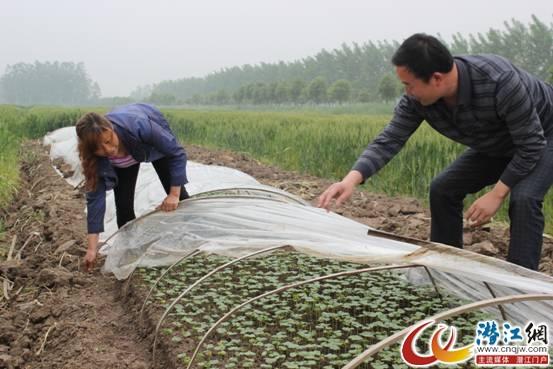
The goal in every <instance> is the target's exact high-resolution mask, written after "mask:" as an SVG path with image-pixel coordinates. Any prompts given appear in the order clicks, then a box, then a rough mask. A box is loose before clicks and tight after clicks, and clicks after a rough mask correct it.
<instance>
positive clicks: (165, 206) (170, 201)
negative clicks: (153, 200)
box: [158, 194, 179, 211]
mask: <svg viewBox="0 0 553 369" xmlns="http://www.w3.org/2000/svg"><path fill="white" fill-rule="evenodd" d="M178 206H179V196H175V195H173V194H169V195H167V197H166V198H165V199H164V200H163V202H162V203H161V205H159V206H158V208H159V209H161V210H163V211H173V210H175V209H176V208H177V207H178Z"/></svg>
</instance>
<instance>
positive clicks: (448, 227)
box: [430, 137, 553, 270]
mask: <svg viewBox="0 0 553 369" xmlns="http://www.w3.org/2000/svg"><path fill="white" fill-rule="evenodd" d="M510 161H511V158H510V157H505V158H497V157H490V156H487V155H485V154H481V153H478V152H476V151H475V150H472V149H468V150H467V151H465V152H464V153H463V154H462V155H461V156H460V157H459V158H457V160H455V161H454V162H453V163H452V164H451V165H450V166H449V167H448V168H446V169H445V170H444V171H443V172H442V173H440V174H439V175H438V176H437V177H436V178H434V180H433V181H432V183H431V185H430V211H431V215H432V224H431V230H430V240H431V241H434V242H440V243H444V244H447V245H452V246H456V247H463V199H464V198H465V196H466V195H467V194H470V193H475V192H478V191H480V190H481V189H482V188H484V187H485V186H488V185H493V184H495V183H497V181H498V180H499V178H500V177H501V174H502V173H503V170H504V169H505V167H506V166H507V164H508V163H509V162H510ZM552 184H553V137H550V138H548V140H547V146H546V148H545V150H544V152H543V155H542V157H541V159H540V160H539V161H538V163H537V164H536V166H535V168H534V169H533V170H532V171H531V172H530V173H529V174H528V176H527V177H525V178H524V179H522V180H521V181H520V182H518V183H517V184H516V185H515V186H514V187H513V188H512V189H511V193H510V199H509V218H510V220H511V226H510V235H511V239H510V245H509V254H508V256H507V260H508V261H510V262H512V263H515V264H518V265H521V266H524V267H526V268H529V269H533V270H537V269H538V265H539V260H540V254H541V248H542V242H543V229H544V217H543V212H542V204H543V199H544V197H545V195H546V193H547V191H548V190H549V188H550V187H551V185H552Z"/></svg>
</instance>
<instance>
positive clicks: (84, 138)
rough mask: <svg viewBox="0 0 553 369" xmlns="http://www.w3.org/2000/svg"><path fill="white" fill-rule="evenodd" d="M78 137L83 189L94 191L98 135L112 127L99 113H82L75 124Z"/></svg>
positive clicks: (96, 178)
mask: <svg viewBox="0 0 553 369" xmlns="http://www.w3.org/2000/svg"><path fill="white" fill-rule="evenodd" d="M76 129H77V137H78V138H79V144H78V149H79V158H80V159H81V165H82V167H83V174H84V178H85V189H86V190H87V191H95V190H96V184H97V182H98V173H97V172H96V169H97V165H98V163H97V161H98V157H97V156H96V154H95V152H96V151H97V150H98V148H99V143H100V135H101V134H102V133H103V132H105V131H107V130H109V129H113V126H112V124H111V122H110V121H109V120H108V119H106V118H105V117H103V116H101V115H100V114H97V113H94V112H90V113H86V114H85V115H83V116H82V117H81V118H80V119H79V120H78V121H77V124H76Z"/></svg>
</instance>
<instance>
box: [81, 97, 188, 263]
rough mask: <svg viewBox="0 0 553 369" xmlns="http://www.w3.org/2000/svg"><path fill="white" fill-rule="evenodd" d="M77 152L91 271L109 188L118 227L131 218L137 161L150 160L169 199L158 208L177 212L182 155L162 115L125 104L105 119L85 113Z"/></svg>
mask: <svg viewBox="0 0 553 369" xmlns="http://www.w3.org/2000/svg"><path fill="white" fill-rule="evenodd" d="M76 128H77V136H78V150H79V157H80V159H81V165H82V168H83V173H84V176H85V189H86V191H87V193H86V204H87V226H88V237H87V240H88V249H87V252H86V256H85V269H86V270H90V269H92V268H93V267H94V264H95V260H96V254H97V252H98V235H99V233H101V232H103V231H104V214H105V211H106V191H108V190H111V189H113V190H114V195H115V208H116V215H117V226H118V227H119V228H120V227H122V226H123V225H124V224H125V223H127V222H129V221H131V220H133V219H134V218H135V214H134V190H135V186H136V178H137V176H138V169H139V167H140V163H141V162H152V164H153V166H154V168H155V170H156V172H157V175H158V176H159V179H160V181H161V183H162V184H163V188H164V189H165V192H166V193H167V197H165V199H164V200H163V202H162V203H161V205H160V206H159V208H161V210H164V211H172V210H175V209H176V208H177V206H178V204H179V201H180V200H184V199H186V198H188V193H187V192H186V189H185V188H184V185H185V184H186V183H187V182H188V181H187V179H186V153H185V151H184V149H183V148H182V146H180V145H179V143H178V142H177V139H176V138H175V135H174V134H173V132H171V129H170V128H169V123H167V120H165V118H164V117H163V115H162V114H161V112H160V111H159V110H158V109H156V108H155V107H153V106H151V105H147V104H129V105H124V106H121V107H119V108H116V109H114V110H113V111H111V112H109V113H108V114H106V115H105V116H102V115H99V114H97V113H87V114H85V115H84V116H82V117H81V119H79V121H78V122H77V126H76Z"/></svg>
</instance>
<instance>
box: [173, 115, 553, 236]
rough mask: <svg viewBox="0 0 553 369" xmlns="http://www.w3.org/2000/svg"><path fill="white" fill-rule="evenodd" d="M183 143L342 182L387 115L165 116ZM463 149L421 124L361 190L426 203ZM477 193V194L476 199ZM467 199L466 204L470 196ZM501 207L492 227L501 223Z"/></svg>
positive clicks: (547, 205)
mask: <svg viewBox="0 0 553 369" xmlns="http://www.w3.org/2000/svg"><path fill="white" fill-rule="evenodd" d="M166 113H167V115H168V117H169V120H170V121H171V124H172V127H173V129H174V131H175V133H176V134H177V135H178V136H179V138H180V139H181V141H182V142H183V143H185V144H186V143H196V144H200V145H204V146H211V147H222V148H227V149H230V150H233V151H239V152H246V153H248V154H250V155H252V156H253V157H255V158H257V159H259V160H261V161H264V162H266V163H271V164H275V165H278V166H280V167H282V168H285V169H291V170H297V171H300V172H302V173H308V174H312V175H315V176H319V177H324V178H332V179H336V180H338V179H341V178H342V177H343V176H344V175H345V174H347V172H348V171H349V170H350V169H351V166H352V165H353V163H354V162H355V160H356V159H357V157H358V156H359V154H360V153H361V152H362V151H363V149H364V148H365V147H366V145H367V144H368V143H369V142H370V141H371V140H372V139H373V138H374V137H375V136H376V135H377V134H378V133H379V132H380V131H381V130H382V128H383V127H384V126H385V125H386V124H387V123H388V121H389V119H390V115H374V114H371V115H360V114H350V115H348V114H328V113H320V112H301V113H300V112H237V111H228V112H221V111H210V112H205V111H204V112H201V111H184V110H167V111H166ZM463 150H464V147H463V146H461V145H458V144H456V143H453V142H452V141H450V140H448V139H446V138H444V137H442V136H441V135H439V134H438V133H436V132H435V131H434V130H433V129H432V128H430V127H429V126H428V125H427V124H426V123H423V124H422V125H421V127H420V128H419V129H418V130H417V131H416V132H415V134H414V135H413V136H412V137H411V139H410V140H409V141H408V142H407V144H406V145H405V147H404V149H403V150H402V151H401V152H400V154H399V155H397V156H396V157H395V158H394V159H392V161H390V163H389V164H388V165H387V166H386V167H385V168H384V169H382V170H381V171H380V172H379V173H377V174H376V175H375V176H373V177H371V178H370V179H369V180H368V181H367V183H366V184H365V185H364V186H363V188H365V189H366V190H368V191H373V192H380V193H385V194H388V195H407V196H413V197H416V198H419V199H422V200H424V201H427V198H428V188H429V185H430V182H431V180H432V178H433V177H434V176H435V175H437V174H438V173H439V172H440V171H441V170H443V169H444V168H445V167H446V166H447V165H448V164H449V163H451V162H452V161H453V160H454V159H455V158H456V157H457V156H458V155H459V154H460V153H461V152H462V151H463ZM482 193H483V192H481V193H480V194H482ZM480 194H477V195H472V196H469V197H467V199H466V202H465V203H466V204H469V203H470V202H471V201H473V200H474V199H475V198H476V196H478V195H480ZM506 205H507V202H505V204H504V206H503V207H502V209H501V210H500V212H499V214H498V216H497V217H496V219H497V220H507V206H506ZM544 209H545V217H546V231H547V232H548V233H552V232H553V195H552V194H551V193H550V194H548V196H547V197H546V199H545V201H544Z"/></svg>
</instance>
